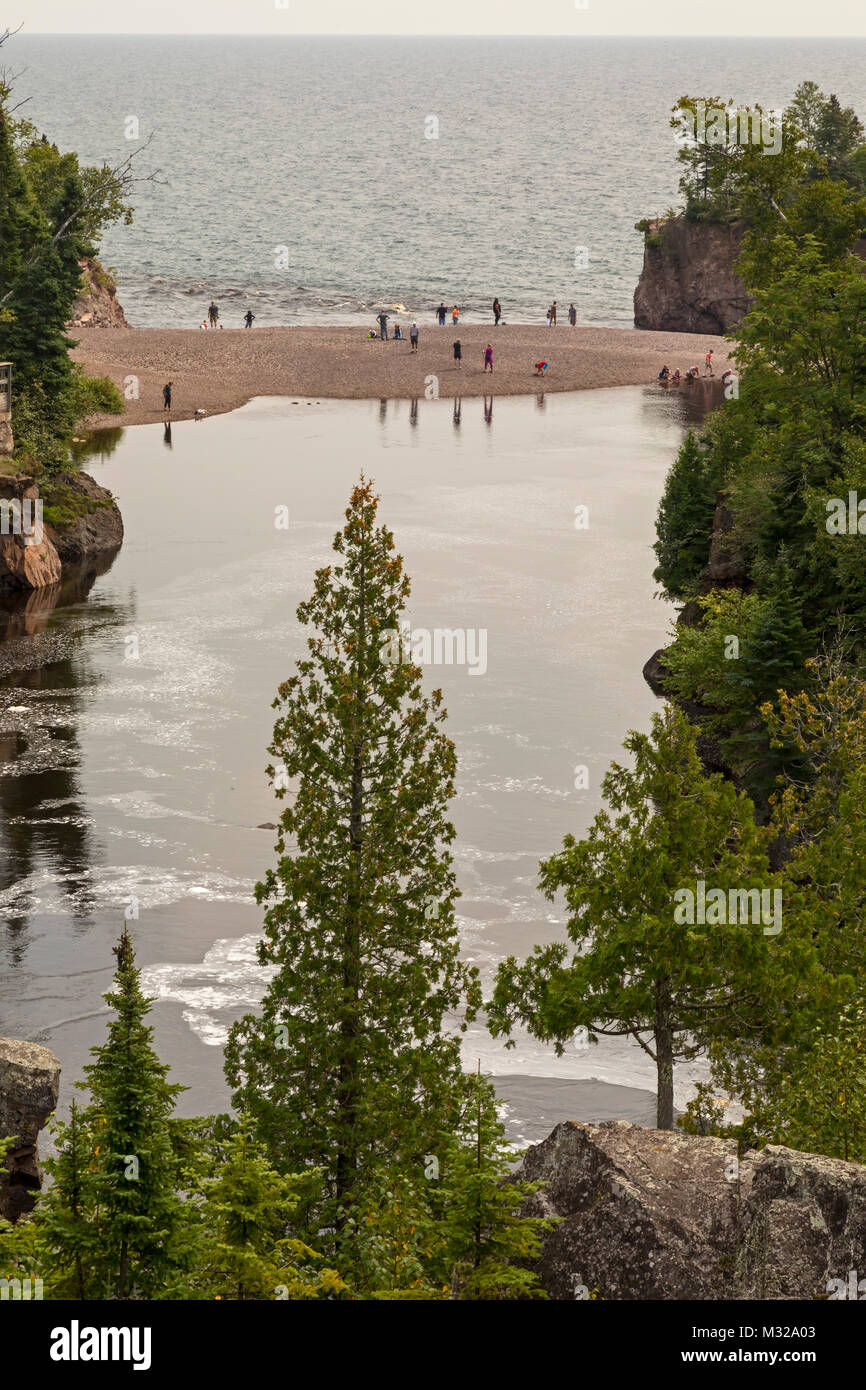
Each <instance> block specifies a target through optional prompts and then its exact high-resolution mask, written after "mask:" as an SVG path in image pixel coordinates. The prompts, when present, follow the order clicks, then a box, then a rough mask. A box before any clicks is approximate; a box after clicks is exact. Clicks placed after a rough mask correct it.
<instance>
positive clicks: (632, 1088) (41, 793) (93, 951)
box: [0, 384, 708, 1139]
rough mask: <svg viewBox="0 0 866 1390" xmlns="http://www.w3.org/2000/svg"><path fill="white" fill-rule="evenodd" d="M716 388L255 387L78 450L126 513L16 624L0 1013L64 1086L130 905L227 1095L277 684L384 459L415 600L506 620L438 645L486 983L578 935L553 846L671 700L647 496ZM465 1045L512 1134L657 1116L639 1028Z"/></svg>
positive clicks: (162, 1002) (267, 800) (96, 1024)
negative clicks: (443, 397)
mask: <svg viewBox="0 0 866 1390" xmlns="http://www.w3.org/2000/svg"><path fill="white" fill-rule="evenodd" d="M707 385H708V384H707ZM699 389H700V390H701V391H703V389H704V388H703V387H701V388H699ZM700 408H701V407H700V402H699V401H698V400H696V399H695V398H694V397H693V396H691V395H687V394H686V392H685V391H682V392H680V393H677V392H668V393H665V392H663V391H662V390H660V389H658V388H655V387H652V388H646V389H644V388H629V389H624V390H616V391H594V392H585V393H579V394H575V395H564V394H556V395H550V396H547V397H542V398H540V399H536V398H534V397H512V398H505V399H500V400H496V401H492V400H488V401H484V400H481V399H472V400H466V401H464V402H463V403H462V404H460V403H453V402H450V401H449V402H445V401H430V402H428V401H424V400H422V401H420V402H414V403H413V402H409V401H396V402H394V401H389V402H381V403H380V402H364V401H360V402H334V401H315V400H312V401H308V400H306V399H299V400H298V401H292V400H271V399H259V400H256V401H253V402H251V403H250V404H249V405H248V406H246V407H245V408H244V409H242V410H239V411H236V412H235V413H233V414H230V415H225V416H221V417H218V418H214V419H212V420H205V421H204V422H199V423H196V422H188V423H185V424H176V425H175V426H174V427H173V428H172V430H171V437H170V439H169V438H167V437H166V433H165V431H164V429H163V427H162V426H160V425H153V426H142V427H137V428H133V429H128V430H126V431H125V432H120V431H115V432H114V433H113V434H110V435H105V436H103V437H101V438H100V439H99V440H98V441H97V442H98V448H97V452H96V453H95V454H94V456H93V457H92V458H91V459H90V460H89V461H88V463H87V465H86V466H87V468H88V469H89V471H90V472H91V473H92V474H93V476H94V477H95V478H96V479H97V480H98V481H99V482H100V483H103V484H105V485H107V486H109V487H111V489H112V490H113V492H114V493H115V495H116V497H117V499H118V501H119V504H120V507H121V510H122V513H123V517H124V523H125V528H126V538H125V542H124V545H123V547H122V549H121V551H120V552H119V554H118V555H117V557H116V558H115V560H114V562H113V564H112V565H111V567H110V568H109V569H108V570H107V572H106V573H104V574H102V575H101V576H100V577H98V578H97V579H96V581H95V582H94V583H93V585H92V587H90V588H89V591H88V592H82V591H75V590H73V591H72V592H71V593H67V594H66V595H65V596H64V602H63V603H62V604H61V605H58V606H57V607H54V608H53V610H52V608H51V599H50V596H43V597H42V598H41V599H40V597H39V596H38V595H37V596H35V597H34V598H33V599H32V600H31V602H30V604H29V605H28V606H27V608H26V611H24V612H23V613H22V612H21V605H20V604H19V605H17V606H16V605H14V604H7V609H9V610H10V611H7V612H6V613H5V614H4V615H2V616H3V620H4V622H5V633H6V640H5V642H3V643H2V644H0V812H2V824H0V835H2V848H3V856H2V869H0V874H2V877H0V923H2V979H0V1033H4V1034H11V1035H12V1036H19V1037H25V1038H31V1039H34V1040H37V1041H40V1042H44V1043H46V1044H47V1045H48V1046H50V1047H51V1048H52V1049H54V1051H56V1052H57V1053H58V1055H59V1056H60V1058H61V1060H62V1062H63V1067H64V1092H63V1094H64V1099H65V1101H66V1102H68V1099H69V1096H70V1083H71V1082H72V1081H73V1080H75V1079H77V1078H78V1077H79V1076H80V1075H81V1069H82V1066H83V1065H84V1063H85V1062H86V1061H88V1060H89V1058H88V1049H89V1048H90V1047H92V1046H93V1045H94V1044H95V1043H98V1042H100V1041H101V1040H102V1037H103V1034H104V1027H105V1019H106V1011H105V1006H104V1005H103V1004H102V1001H101V995H102V993H103V991H104V990H105V989H106V988H107V987H108V985H109V981H110V978H111V971H112V965H113V961H112V956H111V946H112V943H113V941H114V940H115V938H116V937H117V934H118V932H119V930H120V927H121V923H122V921H123V917H124V912H125V911H126V912H135V911H137V913H138V916H137V918H134V919H133V920H132V922H131V927H132V929H133V932H134V937H135V942H136V947H137V951H138V958H139V962H140V964H141V965H142V966H143V967H144V970H145V982H146V985H147V988H148V990H149V991H150V992H151V993H153V994H155V995H156V996H157V999H158V1003H157V1004H156V1006H155V1009H154V1015H153V1017H154V1021H155V1025H156V1040H157V1046H158V1048H159V1050H160V1053H161V1055H162V1056H163V1058H164V1059H165V1060H166V1061H168V1062H170V1063H171V1064H172V1067H173V1071H174V1079H175V1080H178V1081H181V1082H183V1083H185V1084H186V1085H187V1086H189V1087H190V1089H189V1091H187V1092H186V1094H185V1095H184V1097H183V1098H182V1102H181V1104H182V1109H183V1111H184V1113H189V1114H194V1113H200V1112H203V1111H210V1110H214V1109H220V1108H225V1106H226V1104H227V1100H228V1096H227V1091H226V1087H225V1084H224V1081H223V1077H222V1069H221V1068H222V1056H221V1046H220V1044H221V1043H222V1042H223V1040H224V1038H225V1033H226V1029H227V1027H228V1025H229V1023H230V1022H231V1020H232V1019H234V1018H236V1017H237V1016H238V1015H239V1014H240V1013H242V1012H244V1011H245V1010H247V1009H249V1008H251V1007H254V1006H255V1004H256V1001H257V1000H258V998H259V997H260V994H261V991H262V988H263V984H264V978H263V971H262V970H261V968H260V967H259V966H258V964H257V963H256V960H255V955H254V944H255V939H256V934H257V932H258V930H259V925H260V920H261V914H260V910H259V909H258V908H257V906H256V905H255V902H254V900H253V896H252V894H253V887H254V884H255V882H256V881H257V879H259V878H261V877H262V876H263V874H264V873H265V871H266V869H267V868H268V866H269V865H270V864H272V863H273V861H274V848H273V845H274V834H273V832H272V831H268V830H266V829H261V828H258V827H259V826H260V825H261V824H262V823H264V822H273V821H275V820H276V819H277V817H278V814H279V803H278V802H277V801H276V799H275V798H274V796H273V793H272V791H271V789H270V787H269V784H268V780H267V777H266V774H265V771H264V769H265V766H266V765H267V763H268V761H269V758H268V755H267V753H266V747H267V744H268V742H269V737H270V731H271V726H272V723H273V718H274V714H273V711H272V710H271V707H270V706H271V700H272V698H273V696H274V694H275V692H276V688H277V686H278V684H279V683H280V682H281V681H282V680H284V679H285V678H286V677H287V676H288V675H290V674H291V673H292V671H293V668H294V663H295V661H296V659H297V657H298V656H299V654H300V653H301V650H302V641H303V635H302V630H301V628H300V627H299V625H298V623H297V621H296V618H295V609H296V607H297V604H298V603H299V602H300V601H301V600H302V599H303V598H305V597H307V596H308V595H309V593H310V591H311V587H312V579H313V572H314V570H315V568H316V566H318V565H320V564H322V563H327V562H328V559H329V555H330V542H331V540H332V538H333V535H334V533H335V531H336V530H337V529H338V527H339V526H340V525H341V522H342V518H343V512H344V509H345V506H346V503H347V500H348V496H349V492H350V489H351V487H352V484H353V483H354V481H355V480H356V479H357V478H358V476H359V474H360V472H361V471H362V470H363V471H364V472H365V473H366V474H368V475H369V476H372V477H373V479H374V481H375V484H376V487H377V490H378V491H379V493H380V494H381V499H382V500H381V507H380V515H381V517H382V518H383V519H384V520H385V521H387V523H388V525H389V526H390V527H391V528H392V529H393V531H394V533H395V538H396V543H397V546H398V549H399V550H400V551H401V553H402V554H403V556H404V558H405V562H406V567H407V570H408V573H409V575H410V576H411V578H412V581H413V592H412V598H411V603H410V608H409V613H408V616H409V618H410V620H411V622H412V625H413V627H424V628H427V629H431V630H432V629H436V628H452V629H453V628H462V629H467V630H472V629H474V630H479V629H484V630H486V633H487V669H486V671H485V672H484V674H483V675H481V674H478V675H475V676H473V675H471V674H470V673H469V670H468V669H467V668H466V667H462V668H461V667H458V666H441V667H436V668H434V669H433V670H430V671H428V672H427V679H428V683H429V684H430V685H431V686H432V685H433V684H434V683H435V684H441V686H442V687H443V690H444V692H445V697H446V704H447V707H448V710H449V716H450V717H449V721H448V732H449V734H450V736H451V738H452V739H453V740H454V742H455V744H456V747H457V752H458V758H459V778H458V795H457V797H456V800H455V803H454V806H453V819H454V822H455V825H456V828H457V841H456V847H455V856H456V862H457V867H458V872H459V882H460V887H461V889H462V892H463V896H462V898H461V899H460V901H459V904H458V908H459V923H460V929H461V936H462V942H463V949H464V952H465V954H466V956H467V957H468V958H470V959H471V960H473V961H474V962H476V963H477V964H478V965H479V967H480V968H481V970H482V975H483V977H484V980H485V983H486V984H489V983H490V981H491V978H492V972H493V970H494V968H495V965H496V962H497V961H499V960H501V959H502V958H503V957H504V956H505V955H507V954H510V953H512V952H513V953H516V954H517V955H520V956H522V955H525V954H527V953H528V952H529V951H530V950H531V948H532V946H533V945H534V944H536V943H538V942H547V941H551V940H558V939H562V938H563V936H564V913H563V910H562V907H561V905H560V904H556V905H553V904H550V903H548V902H546V900H545V899H544V898H543V897H542V896H541V895H540V894H539V892H538V890H537V888H536V880H537V865H538V860H539V859H540V858H541V857H543V856H546V855H549V854H550V853H551V852H552V851H554V850H555V849H556V848H557V847H558V846H559V844H560V842H561V839H562V837H563V835H565V834H566V833H567V832H569V831H570V832H572V833H574V834H577V835H579V834H580V833H581V832H582V831H583V830H584V829H585V828H586V827H587V825H588V823H589V821H590V819H591V818H592V816H593V815H594V813H595V812H596V810H597V809H598V807H599V805H600V791H599V787H600V782H601V778H602V776H603V774H604V772H605V770H606V768H607V766H608V764H609V763H610V761H611V760H612V759H613V758H615V757H617V756H618V755H619V753H620V747H621V742H622V739H623V737H624V736H625V734H626V731H627V730H629V729H631V728H639V729H646V728H647V727H648V725H649V719H650V714H651V712H652V710H653V708H654V705H655V701H654V697H653V696H652V694H651V692H650V691H649V689H648V688H647V686H646V685H645V684H644V682H643V680H642V678H641V667H642V666H643V663H644V661H645V660H646V658H647V657H648V656H649V655H650V653H651V652H653V651H654V650H655V649H656V648H657V647H659V646H660V645H662V643H663V642H664V640H665V636H666V632H667V629H668V625H669V623H670V621H671V618H672V616H673V615H672V610H671V609H670V607H669V606H668V605H667V604H666V603H665V602H663V601H662V600H661V599H659V598H658V597H656V596H655V594H654V584H653V580H652V568H653V560H654V557H653V554H652V550H651V543H652V539H653V534H654V532H653V523H654V518H655V511H656V507H657V504H658V499H659V495H660V492H661V489H662V485H663V481H664V476H665V472H666V470H667V468H668V466H669V464H670V461H671V459H672V457H673V454H674V452H675V450H676V448H677V445H678V443H679V441H680V439H681V438H682V434H683V429H684V425H685V424H686V423H688V417H689V415H690V414H691V415H692V416H696V415H699V414H700ZM100 450H101V455H100V452H99V451H100ZM580 507H586V508H588V516H589V524H588V527H587V528H586V529H577V528H576V525H575V519H576V510H575V509H576V508H580ZM282 508H285V509H287V513H286V512H280V511H279V509H282ZM278 515H280V516H285V515H288V519H289V521H288V526H287V527H286V528H282V529H281V528H278V527H277V526H276V525H275V519H276V517H277V516H278ZM578 765H584V766H585V767H586V768H587V769H588V774H589V788H588V790H580V791H578V790H575V769H576V767H577V766H578ZM465 1058H466V1063H467V1065H471V1066H474V1065H475V1063H476V1060H477V1059H479V1058H480V1060H481V1063H482V1066H483V1068H484V1069H485V1070H487V1071H489V1072H491V1073H493V1074H495V1075H496V1076H497V1078H498V1079H499V1085H500V1089H501V1093H502V1095H503V1097H504V1099H505V1100H506V1101H507V1102H508V1104H509V1107H510V1111H509V1115H510V1123H511V1131H512V1133H513V1134H514V1135H515V1137H516V1138H524V1139H525V1138H536V1137H540V1136H541V1135H542V1134H543V1133H546V1132H547V1131H548V1130H549V1128H550V1127H551V1125H552V1124H553V1123H555V1122H556V1120H558V1119H562V1118H583V1119H588V1118H603V1117H605V1116H608V1115H623V1116H625V1117H628V1118H634V1119H639V1120H644V1121H651V1119H652V1103H651V1097H650V1096H649V1095H648V1094H647V1093H648V1091H649V1090H650V1089H651V1088H652V1087H653V1084H654V1077H653V1074H652V1068H651V1066H650V1064H649V1063H648V1059H647V1058H646V1057H645V1056H644V1054H643V1053H642V1052H640V1050H639V1049H637V1048H636V1047H634V1046H631V1045H629V1044H627V1043H625V1042H621V1041H619V1040H606V1041H603V1042H602V1043H600V1044H599V1045H598V1046H597V1047H594V1048H592V1049H590V1050H589V1051H584V1052H580V1051H577V1050H574V1051H571V1052H570V1053H569V1054H568V1055H567V1056H566V1057H564V1058H562V1059H560V1060H557V1059H556V1058H555V1056H554V1055H553V1052H552V1049H550V1048H547V1047H544V1046H542V1045H540V1044H538V1043H536V1042H534V1041H532V1040H530V1039H526V1038H523V1037H520V1039H519V1046H518V1047H517V1048H516V1049H515V1050H514V1051H506V1050H505V1049H504V1047H503V1046H502V1045H501V1044H499V1043H495V1042H494V1041H493V1040H492V1039H491V1038H490V1037H489V1036H488V1035H487V1033H486V1031H485V1030H484V1028H483V1027H482V1026H481V1025H478V1026H476V1027H475V1028H474V1029H473V1031H472V1032H471V1033H470V1034H469V1036H468V1037H467V1040H466V1045H465ZM588 1078H595V1079H596V1082H595V1083H594V1084H593V1085H588V1084H579V1083H585V1082H586V1081H587V1079H588ZM680 1080H681V1081H683V1082H685V1080H686V1077H685V1074H684V1073H682V1074H681V1075H680ZM598 1083H605V1084H598ZM617 1088H621V1089H617ZM681 1094H682V1093H681Z"/></svg>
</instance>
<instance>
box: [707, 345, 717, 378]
mask: <svg viewBox="0 0 866 1390" xmlns="http://www.w3.org/2000/svg"><path fill="white" fill-rule="evenodd" d="M704 376H715V372H714V371H713V349H712V348H710V350H709V352H708V353H707V355H706V357H705V358H704Z"/></svg>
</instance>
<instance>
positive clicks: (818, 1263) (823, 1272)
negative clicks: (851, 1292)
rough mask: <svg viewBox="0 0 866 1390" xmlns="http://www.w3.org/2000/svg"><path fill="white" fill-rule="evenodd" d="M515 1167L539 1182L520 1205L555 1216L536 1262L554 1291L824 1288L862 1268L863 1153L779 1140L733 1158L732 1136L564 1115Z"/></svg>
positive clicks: (809, 1295)
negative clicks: (806, 1148)
mask: <svg viewBox="0 0 866 1390" xmlns="http://www.w3.org/2000/svg"><path fill="white" fill-rule="evenodd" d="M516 1176H517V1177H520V1178H525V1179H529V1180H532V1181H539V1180H540V1181H543V1182H545V1183H547V1187H546V1188H543V1189H542V1190H541V1191H539V1192H537V1193H536V1194H535V1195H534V1196H533V1197H532V1198H530V1200H529V1202H528V1203H527V1205H526V1208H525V1212H526V1214H527V1215H530V1214H531V1215H536V1216H558V1217H560V1218H562V1219H561V1220H560V1221H559V1223H558V1224H557V1225H556V1226H555V1227H554V1228H553V1230H552V1231H549V1232H548V1233H547V1234H546V1235H545V1237H544V1242H543V1246H542V1251H541V1254H540V1256H539V1259H538V1261H537V1268H538V1273H539V1276H540V1279H541V1282H542V1284H543V1286H544V1288H545V1289H546V1290H547V1292H548V1294H549V1295H550V1297H551V1298H555V1299H567V1300H573V1299H575V1298H586V1297H591V1296H592V1295H593V1293H595V1295H596V1296H597V1297H601V1298H603V1299H616V1300H620V1299H621V1300H629V1299H652V1300H656V1299H749V1298H756V1299H787V1298H797V1299H816V1298H821V1299H824V1298H827V1296H828V1293H833V1296H834V1297H839V1296H846V1295H840V1294H839V1292H838V1290H839V1289H840V1288H845V1287H846V1286H847V1283H848V1275H849V1271H851V1270H854V1269H856V1270H861V1271H862V1269H863V1259H864V1250H866V1167H864V1166H863V1165H861V1164H859V1163H843V1162H842V1161H841V1160H840V1159H834V1158H826V1157H824V1156H823V1155H820V1154H803V1153H797V1152H795V1151H794V1150H793V1149H785V1148H780V1147H778V1146H769V1147H767V1148H766V1149H762V1150H761V1151H760V1152H759V1153H754V1152H750V1153H747V1154H746V1155H745V1156H744V1157H743V1158H741V1159H740V1160H739V1162H737V1158H736V1144H735V1143H734V1142H733V1141H732V1140H725V1139H700V1138H696V1137H694V1136H691V1135H686V1134H678V1133H674V1132H669V1131H665V1130H654V1129H641V1128H640V1127H639V1126H638V1125H631V1124H625V1123H624V1122H623V1121H614V1122H608V1123H607V1124H601V1125H584V1124H576V1123H571V1122H570V1123H566V1124H561V1125H557V1127H556V1129H555V1130H554V1131H553V1133H552V1134H551V1135H550V1136H549V1138H547V1139H545V1141H544V1143H542V1144H537V1145H535V1146H534V1147H533V1148H531V1149H529V1150H527V1153H526V1156H525V1158H524V1160H523V1163H522V1165H521V1167H520V1169H519V1170H518V1172H517V1174H516ZM834 1280H838V1281H839V1284H838V1285H833V1284H832V1282H831V1281H834ZM855 1296H856V1294H855Z"/></svg>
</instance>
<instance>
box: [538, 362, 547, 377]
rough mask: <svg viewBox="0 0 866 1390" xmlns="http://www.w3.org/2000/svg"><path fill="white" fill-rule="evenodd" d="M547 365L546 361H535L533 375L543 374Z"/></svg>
mask: <svg viewBox="0 0 866 1390" xmlns="http://www.w3.org/2000/svg"><path fill="white" fill-rule="evenodd" d="M547 367H548V364H547V362H536V364H535V375H536V376H544V373H545V372H546V371H547Z"/></svg>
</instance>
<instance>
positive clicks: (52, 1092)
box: [0, 1038, 60, 1221]
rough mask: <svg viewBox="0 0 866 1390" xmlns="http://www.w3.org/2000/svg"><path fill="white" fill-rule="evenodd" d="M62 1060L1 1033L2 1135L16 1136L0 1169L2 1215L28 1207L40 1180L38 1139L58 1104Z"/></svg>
mask: <svg viewBox="0 0 866 1390" xmlns="http://www.w3.org/2000/svg"><path fill="white" fill-rule="evenodd" d="M59 1088H60V1063H59V1061H58V1060H57V1058H56V1057H55V1055H54V1053H53V1052H49V1051H48V1048H47V1047H39V1046H38V1044H37V1043H29V1042H19V1041H17V1039H14V1038H0V1139H14V1144H13V1146H12V1148H11V1149H9V1150H8V1151H7V1153H6V1157H5V1160H4V1164H5V1172H0V1216H2V1217H4V1218H5V1219H6V1220H7V1221H16V1220H17V1219H18V1217H19V1216H21V1215H22V1214H23V1213H24V1212H28V1211H31V1210H32V1208H33V1204H34V1202H35V1200H36V1193H37V1192H38V1191H39V1188H40V1187H41V1185H42V1170H41V1168H40V1167H39V1154H38V1151H37V1147H36V1141H37V1139H38V1136H39V1131H40V1129H42V1127H43V1125H44V1124H45V1122H46V1120H47V1119H48V1117H49V1116H50V1115H51V1114H52V1113H53V1111H54V1109H55V1107H56V1105H57V1095H58V1091H59Z"/></svg>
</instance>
